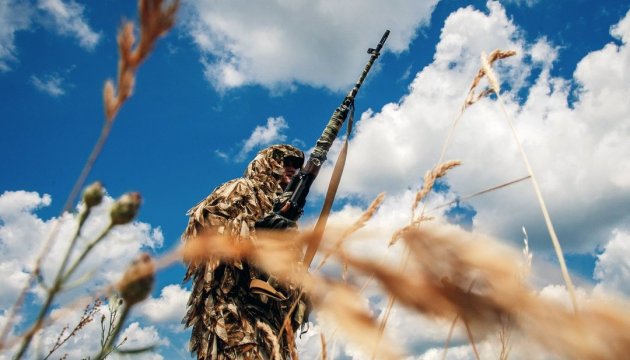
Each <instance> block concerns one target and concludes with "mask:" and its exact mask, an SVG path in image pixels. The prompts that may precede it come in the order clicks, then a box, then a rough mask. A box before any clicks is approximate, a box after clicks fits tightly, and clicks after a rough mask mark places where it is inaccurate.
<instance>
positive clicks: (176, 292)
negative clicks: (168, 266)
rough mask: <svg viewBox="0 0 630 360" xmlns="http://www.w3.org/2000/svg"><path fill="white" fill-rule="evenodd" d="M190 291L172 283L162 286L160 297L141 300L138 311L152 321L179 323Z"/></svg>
mask: <svg viewBox="0 0 630 360" xmlns="http://www.w3.org/2000/svg"><path fill="white" fill-rule="evenodd" d="M189 296H190V291H189V290H186V289H184V288H182V287H181V286H179V285H176V284H172V285H167V286H165V287H164V288H162V291H161V293H160V297H158V298H150V299H148V300H146V301H144V302H142V303H141V304H140V305H139V306H138V309H139V312H140V313H141V314H142V315H143V316H144V317H146V318H147V319H148V320H150V321H151V322H153V323H176V324H179V323H180V321H181V319H182V318H183V317H184V314H185V313H186V303H187V302H188V297H189Z"/></svg>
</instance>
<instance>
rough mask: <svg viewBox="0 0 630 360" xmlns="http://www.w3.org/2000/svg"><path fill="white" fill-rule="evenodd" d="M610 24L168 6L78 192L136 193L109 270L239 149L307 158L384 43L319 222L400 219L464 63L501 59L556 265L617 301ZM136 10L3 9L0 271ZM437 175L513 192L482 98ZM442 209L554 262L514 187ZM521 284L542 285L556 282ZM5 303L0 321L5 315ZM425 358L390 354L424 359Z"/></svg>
mask: <svg viewBox="0 0 630 360" xmlns="http://www.w3.org/2000/svg"><path fill="white" fill-rule="evenodd" d="M629 8H630V4H629V3H628V2H624V1H613V0H608V1H597V2H596V1H586V0H582V1H580V0H578V1H569V0H560V1H536V0H529V1H528V0H523V1H519V0H515V1H500V2H485V1H438V0H423V1H405V0H398V1H392V2H387V3H385V2H383V3H382V4H381V3H380V2H378V1H366V2H357V1H342V2H338V3H335V4H332V3H329V2H325V1H315V2H299V1H296V2H292V3H287V2H283V1H268V2H259V3H257V4H256V5H254V4H251V3H250V2H245V1H231V2H228V1H193V0H190V1H184V2H183V5H182V8H181V9H180V12H179V14H178V23H177V25H176V26H175V28H174V29H173V30H172V31H171V32H170V33H169V34H168V35H167V36H166V37H164V38H162V39H161V40H160V41H159V43H158V45H157V47H156V48H155V50H154V51H153V53H152V54H151V55H150V57H149V58H148V60H147V61H146V62H145V63H143V64H142V66H141V67H140V69H139V72H138V76H137V79H136V80H137V81H136V86H135V89H134V95H133V96H132V97H131V98H130V99H129V101H128V102H127V103H126V104H125V105H124V106H123V108H122V110H121V111H120V113H119V114H118V117H117V119H116V123H115V125H114V128H113V131H112V133H111V136H110V138H109V140H108V143H107V145H106V147H105V149H104V151H103V153H102V155H101V156H100V158H99V159H98V161H97V163H96V165H95V167H94V170H93V171H92V173H91V174H90V177H89V180H88V182H91V181H94V180H100V181H102V182H103V183H104V185H105V187H106V188H107V191H108V193H109V194H110V195H111V196H112V197H114V198H115V197H117V196H119V195H120V194H122V193H124V192H126V191H130V190H134V191H139V192H141V194H142V196H143V201H144V202H143V206H142V210H141V212H140V215H139V217H138V220H139V222H140V223H138V224H136V225H134V226H132V227H130V228H129V231H130V232H132V233H134V234H136V236H137V239H136V240H133V241H136V242H135V243H129V244H127V245H129V246H130V249H132V250H129V252H128V253H127V255H128V256H131V255H133V254H135V253H137V252H138V251H140V249H147V248H148V249H150V250H151V251H153V252H155V253H156V254H162V253H165V252H167V251H169V250H171V249H173V248H174V247H175V246H176V245H177V244H178V243H179V235H180V234H181V232H182V230H183V229H184V227H185V225H186V221H187V218H186V216H185V212H186V211H187V210H188V209H189V208H190V207H192V206H193V205H194V204H196V202H198V201H199V200H200V199H202V198H203V197H204V196H205V195H207V194H208V193H209V192H210V191H212V189H213V188H214V187H215V186H217V185H219V184H220V183H222V182H224V181H226V180H228V179H231V178H234V177H237V176H239V175H240V174H241V173H242V172H243V170H244V168H245V164H246V163H247V161H248V159H250V158H251V157H252V155H253V154H255V152H256V150H258V149H260V148H262V147H264V146H265V145H267V144H271V143H277V142H288V143H293V144H295V145H298V146H301V147H302V148H304V149H305V150H308V149H309V148H311V146H312V145H313V144H314V142H315V140H316V139H317V137H318V136H319V134H320V133H321V130H322V128H323V126H324V124H325V122H326V121H327V120H328V118H329V117H330V115H331V113H332V111H333V110H334V108H335V107H336V106H337V105H338V104H339V102H340V101H341V99H342V98H343V96H344V95H345V93H346V92H347V90H349V89H350V88H351V86H352V84H353V82H354V81H355V80H356V78H357V77H358V75H359V73H360V71H361V69H362V68H363V66H364V64H365V62H366V61H367V59H368V56H367V54H365V50H366V49H367V48H368V47H373V46H375V45H376V42H377V41H378V40H379V39H380V36H381V34H382V33H383V31H384V30H385V29H390V30H391V31H392V34H391V36H390V39H389V40H388V42H387V44H386V45H385V48H384V52H383V55H382V56H381V57H380V58H379V60H378V63H377V65H376V66H375V68H374V69H373V70H372V72H371V73H370V74H369V76H368V79H367V81H366V83H365V84H364V86H363V88H362V90H361V92H360V95H359V96H358V98H357V101H356V119H357V120H358V123H357V126H356V131H355V133H354V135H353V136H352V138H351V140H352V141H351V142H350V156H349V159H348V165H347V167H346V173H345V175H344V179H343V180H342V185H341V188H340V194H339V198H338V202H337V204H336V205H335V209H336V210H337V211H336V213H335V215H334V216H333V219H331V222H332V223H333V224H335V223H344V222H346V221H352V219H353V216H355V218H356V215H357V214H358V213H360V210H361V209H363V208H365V207H366V205H367V204H369V202H370V201H371V200H372V199H373V198H374V197H375V196H376V194H378V193H379V192H381V191H386V192H387V194H388V195H387V202H386V204H385V205H384V207H385V208H386V209H388V211H383V212H382V214H380V215H379V216H377V218H375V219H374V221H375V223H377V224H379V223H384V224H389V225H390V226H396V225H397V224H403V223H404V222H405V221H407V220H408V219H407V217H408V216H409V211H407V209H408V208H409V206H410V198H411V194H412V193H414V192H415V191H416V190H417V189H419V188H420V187H421V185H422V176H423V175H424V173H425V171H426V170H428V169H429V168H431V167H432V166H433V165H434V164H435V161H436V160H437V158H438V154H439V150H440V146H441V144H442V141H443V140H444V138H445V136H446V133H447V131H448V127H449V126H450V123H451V121H452V120H453V119H454V117H455V116H456V114H457V112H458V111H459V106H460V105H461V101H462V100H463V99H464V96H465V94H466V92H467V87H468V85H469V84H470V81H471V80H472V78H473V76H474V75H475V74H476V71H477V69H478V68H479V54H480V53H481V51H485V52H487V53H488V52H490V51H492V50H494V48H496V47H502V48H506V49H507V48H511V49H515V50H517V51H518V52H519V55H517V56H516V57H515V58H513V59H508V60H504V61H503V62H502V63H501V65H499V67H498V73H499V76H500V77H501V80H502V83H503V85H502V88H503V90H504V91H505V92H506V93H505V94H504V98H506V101H507V108H508V111H510V112H511V113H512V114H513V116H514V119H515V122H516V123H517V128H518V131H519V134H520V137H521V140H522V141H523V143H524V147H525V150H526V152H527V153H528V155H529V156H530V160H531V162H532V166H533V167H534V170H535V172H536V173H537V175H538V177H539V181H540V182H541V187H542V191H543V194H544V195H545V196H546V201H547V203H548V205H549V208H550V212H551V215H552V218H553V219H554V220H555V222H556V227H557V229H556V230H557V231H558V235H559V237H560V241H561V243H562V244H563V246H564V247H565V249H566V250H567V252H568V253H569V256H568V262H569V267H570V268H571V270H572V271H573V272H574V274H576V275H578V276H579V278H581V280H580V281H579V283H580V284H582V285H583V286H584V287H585V288H586V289H592V288H598V287H599V288H603V289H609V290H610V291H617V292H621V293H625V294H628V293H629V290H630V289H629V288H628V287H627V284H626V285H623V284H624V279H627V276H628V275H627V272H626V273H624V272H623V270H622V269H623V268H624V266H625V267H627V266H628V263H627V260H625V263H624V260H623V257H622V256H620V255H619V254H623V253H624V251H625V252H626V254H628V253H629V252H630V249H629V247H628V245H627V241H628V240H630V228H629V227H628V223H629V222H628V220H629V218H628V215H627V214H628V212H627V208H628V207H627V206H628V205H627V204H628V201H630V162H629V160H628V159H630V147H629V145H628V144H627V138H628V135H629V132H630V127H629V125H628V121H630V107H629V102H628V99H629V98H630V88H629V87H628V86H627V84H628V83H630V73H628V69H629V68H630V66H629V65H630V56H629V55H628V54H630V50H629V49H628V45H627V44H628V41H629V39H630V25H629V24H630V15H628V10H629ZM136 11H137V9H136V4H135V2H133V1H111V0H108V1H98V2H83V1H74V0H38V1H26V0H24V1H18V0H0V87H1V89H2V96H1V97H0V111H1V113H0V114H1V115H0V153H2V154H3V161H1V162H0V194H2V195H0V196H1V197H0V199H1V200H2V201H0V204H1V206H2V207H4V208H3V209H2V208H0V215H1V216H2V217H0V229H2V231H1V232H0V244H3V246H4V248H7V249H9V250H7V252H6V254H5V256H4V257H3V262H4V263H5V264H7V266H5V270H6V271H7V272H13V273H11V274H14V272H15V271H17V272H18V273H19V274H23V273H26V272H27V271H28V267H27V266H26V265H24V266H20V265H16V264H13V263H12V262H11V261H10V259H19V258H23V259H29V258H31V257H32V254H30V253H29V251H27V250H26V249H22V248H20V247H15V246H12V245H10V244H15V243H17V242H19V238H18V237H11V236H17V235H15V234H16V231H17V230H24V231H23V233H24V234H26V235H24V236H27V237H28V236H33V234H32V233H29V232H28V231H27V230H28V229H33V227H36V226H40V225H41V226H42V229H41V230H38V231H41V232H44V230H45V226H46V224H47V221H49V220H50V219H52V218H54V217H57V216H58V214H59V212H60V210H61V209H62V207H63V203H64V201H65V198H66V197H67V194H68V193H69V191H70V189H71V187H72V184H73V183H74V180H75V179H76V177H77V176H78V174H79V172H80V170H81V167H82V166H83V163H84V161H85V159H86V158H87V156H88V154H89V152H90V150H91V148H92V146H93V144H94V142H95V141H96V139H97V138H98V135H99V132H100V128H101V125H102V123H103V121H104V116H103V110H102V89H103V85H104V82H105V80H106V79H112V78H114V77H115V75H116V66H117V58H118V54H117V47H116V41H115V39H116V33H117V30H118V28H119V26H120V24H121V22H122V19H129V20H134V21H135V19H136ZM359 119H360V120H359ZM502 121H503V122H502ZM256 129H258V130H256ZM337 150H338V146H335V147H334V148H333V155H334V153H335V152H336V151H337ZM331 158H334V156H331ZM447 158H454V159H461V160H462V161H463V165H462V167H461V169H456V170H453V174H452V176H451V175H449V177H447V178H446V180H445V184H447V185H445V186H444V188H443V189H442V191H440V192H439V193H438V194H436V195H435V196H434V197H432V198H431V199H429V201H430V202H431V203H432V204H433V205H439V204H440V203H443V202H446V201H449V200H452V199H455V198H456V197H457V196H465V195H466V194H470V193H474V192H476V191H480V190H483V189H485V188H488V187H492V186H494V185H497V184H500V183H502V182H506V181H510V180H513V179H515V178H518V177H520V176H522V175H525V170H524V167H523V165H522V160H521V159H520V157H519V156H518V152H517V151H516V148H515V146H514V142H513V140H512V138H511V135H510V134H509V132H508V131H507V129H506V125H505V123H504V120H502V117H501V113H500V110H499V107H498V105H497V103H496V98H491V99H487V100H484V101H482V102H480V103H479V104H475V106H474V107H472V108H471V109H470V111H467V112H466V114H465V116H464V119H463V120H462V124H461V126H460V127H459V129H458V131H457V133H456V136H455V138H454V141H453V144H452V146H451V148H449V151H448V152H447ZM329 174H330V167H329V166H328V167H326V168H325V169H324V170H323V171H322V174H321V176H320V178H318V181H317V183H316V185H315V189H314V193H313V196H312V199H310V201H309V204H308V207H307V212H306V215H305V217H304V220H303V226H305V227H308V226H309V222H310V221H312V218H313V217H314V216H315V213H316V212H317V211H318V208H319V206H321V194H322V192H323V191H324V186H325V183H326V181H325V179H326V176H329ZM460 206H461V208H460V211H458V210H457V209H456V210H453V209H450V210H448V211H447V215H449V216H447V218H449V219H451V220H453V221H454V220H456V218H457V216H455V215H457V214H459V215H461V217H463V219H460V222H461V223H463V224H467V226H472V229H473V230H474V231H480V232H487V233H490V234H492V235H494V236H497V237H499V238H501V239H504V240H505V241H506V242H507V243H510V244H512V245H514V246H517V247H520V246H521V244H522V238H523V234H522V230H521V229H522V227H525V228H526V229H527V232H528V234H529V238H530V245H531V247H532V250H533V252H534V254H535V255H534V259H535V263H536V262H537V261H539V262H540V263H541V264H540V267H541V268H544V267H545V266H547V265H545V263H550V265H549V266H550V267H553V263H554V261H555V260H554V255H553V252H552V248H551V245H550V241H549V237H548V235H547V233H546V229H545V227H544V223H543V222H542V216H541V215H540V209H539V208H538V205H537V203H536V200H535V197H534V195H533V191H532V190H531V184H530V183H528V182H524V183H520V184H518V185H514V186H512V187H510V188H506V189H502V190H498V191H496V192H494V193H492V194H489V195H487V196H484V197H479V198H477V199H474V200H471V201H469V202H462V203H460ZM473 215H474V216H473ZM406 219H407V220H406ZM27 220H28V221H27ZM25 224H35V225H32V226H30V227H28V228H25V226H27V225H25ZM94 226H96V224H95V225H94ZM7 234H9V235H7ZM10 234H12V235H10ZM40 235H41V234H40ZM120 236H121V237H124V234H123V232H122V231H121V234H120ZM138 239H140V240H138ZM133 241H132V242H133ZM374 241H375V244H376V242H377V241H378V240H374ZM33 246H36V243H33ZM378 246H382V244H381V245H375V250H373V252H374V253H377V252H378V250H376V249H379V247H378ZM607 249H617V250H615V252H614V253H613V252H607V251H606V250H607ZM11 251H14V253H11ZM33 251H34V250H33ZM611 251H612V250H611ZM369 252H370V251H367V253H369ZM101 260H102V261H114V260H115V259H114V257H113V256H110V257H109V258H108V257H107V256H105V255H104V258H103V259H101ZM101 260H98V259H94V260H93V261H94V263H95V264H99V261H101ZM118 260H119V261H121V263H122V261H123V260H124V261H128V260H129V257H124V256H123V257H122V258H120V259H118ZM26 262H27V261H25V263H26ZM8 264H13V265H11V266H9V265H8ZM624 264H625V265H624ZM5 270H3V271H5ZM555 271H556V270H554V272H555ZM594 273H595V275H594ZM19 274H18V275H19ZM598 274H599V275H598ZM624 274H625V275H624ZM8 275H9V273H6V274H3V276H4V277H5V278H8ZM16 276H17V275H16ZM110 276H114V275H113V274H105V275H103V277H102V279H101V281H107V280H108V279H109V277H110ZM182 276H183V267H182V266H178V265H176V266H173V267H170V268H168V269H167V270H165V271H162V272H161V273H160V274H159V276H158V281H157V285H158V286H157V287H156V289H155V291H154V297H155V299H153V300H152V301H155V304H158V303H159V301H163V302H164V303H169V302H168V301H169V300H173V299H175V298H177V297H185V288H181V287H179V285H173V284H180V279H181V278H182ZM624 276H625V277H624ZM11 279H12V280H11V281H14V280H15V282H16V283H17V282H19V281H20V279H22V278H21V277H20V276H17V277H13V278H11ZM536 281H537V282H538V283H539V285H540V286H541V287H544V286H547V285H550V284H561V280H560V277H559V274H558V275H550V276H549V278H546V279H537V280H536ZM7 285H8V283H7ZM13 285H15V284H14V283H11V286H13ZM11 286H8V287H6V288H7V289H8V288H12V287H11ZM164 287H167V289H169V290H167V291H166V293H165V292H163V291H162V289H163V288H164ZM169 291H170V292H169ZM5 295H6V296H5ZM5 295H3V294H0V300H2V304H1V307H0V309H3V314H4V309H5V308H6V306H8V305H7V304H10V303H11V301H10V300H11V296H9V295H7V294H5ZM33 301H35V302H37V296H34V297H33ZM180 303H181V302H180ZM169 304H171V303H169ZM172 304H173V306H177V304H179V303H177V301H175V300H173V302H172ZM142 314H145V315H142V316H141V315H138V317H137V321H138V322H139V324H140V325H139V326H140V328H141V330H142V329H144V330H145V332H144V333H143V334H144V335H146V336H149V335H155V337H156V338H158V339H165V338H170V344H171V345H164V344H166V342H164V341H163V340H159V341H162V342H160V343H161V344H163V346H161V347H160V353H161V354H162V356H164V357H165V358H170V357H173V356H179V355H178V354H176V355H174V354H175V350H174V348H177V347H178V346H179V344H181V342H182V339H183V338H185V337H186V333H182V332H180V331H179V330H177V325H176V324H177V323H178V321H176V320H175V321H174V320H173V319H175V318H176V317H177V314H179V313H177V312H175V313H174V314H175V315H173V316H172V317H171V318H168V319H162V320H159V319H158V320H156V316H157V315H156V314H155V311H154V312H152V310H151V308H150V307H149V306H148V307H147V308H146V309H145V310H143V312H142ZM401 326H402V325H401ZM151 329H153V330H155V334H153V333H151V331H150V330H151ZM149 333H150V334H149ZM425 340H426V339H425ZM435 341H437V340H435ZM427 343H431V342H430V341H418V342H415V341H413V340H408V341H406V343H405V345H408V346H409V347H410V348H412V349H414V350H413V351H415V353H413V355H415V356H417V357H418V358H429V355H430V351H429V350H428V346H426V344H427ZM344 356H350V357H351V356H353V355H352V352H348V353H345V354H344Z"/></svg>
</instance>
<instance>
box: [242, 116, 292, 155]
mask: <svg viewBox="0 0 630 360" xmlns="http://www.w3.org/2000/svg"><path fill="white" fill-rule="evenodd" d="M288 127H289V125H287V122H286V120H284V118H283V117H282V116H280V117H276V118H274V117H270V118H268V119H267V124H266V125H262V126H261V125H259V126H256V128H255V129H254V131H253V132H252V134H251V135H250V136H249V138H248V139H247V140H245V142H244V144H243V148H242V149H241V151H240V152H239V153H238V155H237V156H236V159H237V160H239V161H243V160H245V157H246V156H247V154H249V152H250V151H252V150H253V149H254V148H256V147H259V146H265V145H271V144H273V143H276V142H283V141H285V140H286V138H287V137H286V136H285V135H284V134H282V131H283V130H285V129H287V128H288Z"/></svg>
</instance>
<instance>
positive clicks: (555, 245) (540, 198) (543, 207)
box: [496, 92, 578, 313]
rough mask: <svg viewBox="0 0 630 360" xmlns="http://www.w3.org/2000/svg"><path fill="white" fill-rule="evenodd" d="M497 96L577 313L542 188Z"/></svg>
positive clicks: (569, 278) (571, 284)
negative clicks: (529, 178)
mask: <svg viewBox="0 0 630 360" xmlns="http://www.w3.org/2000/svg"><path fill="white" fill-rule="evenodd" d="M496 95H497V99H498V100H499V105H500V106H501V110H502V111H503V114H504V115H505V119H506V120H507V122H508V125H510V130H511V131H512V136H513V137H514V141H516V144H517V145H518V149H519V151H520V153H521V156H522V158H523V162H524V163H525V167H527V172H528V173H529V176H530V177H531V178H532V184H533V185H534V191H535V192H536V198H537V199H538V203H539V204H540V209H541V210H542V213H543V216H544V218H545V225H547V231H549V235H550V236H551V243H552V244H553V248H554V250H555V252H556V256H557V257H558V262H559V263H560V269H561V271H562V277H563V279H564V282H565V283H566V285H567V290H568V291H569V295H570V296H571V303H572V304H573V311H574V312H575V313H577V311H578V306H577V300H576V297H575V289H574V286H573V282H572V281H571V276H570V275H569V271H568V270H567V264H566V263H565V261H564V255H563V252H562V247H561V246H560V241H559V240H558V236H557V235H556V231H555V229H554V227H553V223H552V222H551V217H550V216H549V211H547V206H546V205H545V200H544V199H543V196H542V193H541V192H540V187H539V186H538V180H536V176H534V171H533V170H532V167H531V165H530V164H529V160H528V158H527V154H525V150H523V145H522V143H521V141H520V139H519V137H518V134H517V133H516V129H515V128H514V124H513V121H512V117H511V116H510V114H508V112H507V110H506V109H505V106H504V105H503V99H502V98H501V95H500V94H499V93H498V92H497V94H496Z"/></svg>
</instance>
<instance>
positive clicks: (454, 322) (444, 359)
mask: <svg viewBox="0 0 630 360" xmlns="http://www.w3.org/2000/svg"><path fill="white" fill-rule="evenodd" d="M457 320H459V314H457V315H455V318H454V319H453V321H452V322H451V328H450V329H448V335H447V336H446V341H445V342H444V351H443V352H442V360H446V353H447V352H448V346H449V344H450V342H451V338H452V337H453V330H455V324H456V323H457Z"/></svg>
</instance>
